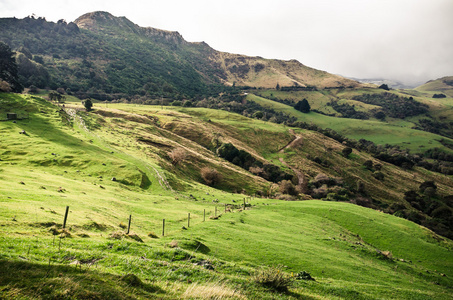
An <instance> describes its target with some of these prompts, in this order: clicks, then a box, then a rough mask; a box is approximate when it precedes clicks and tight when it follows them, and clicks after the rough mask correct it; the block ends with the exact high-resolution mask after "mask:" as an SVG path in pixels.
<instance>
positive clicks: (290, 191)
mask: <svg viewBox="0 0 453 300" xmlns="http://www.w3.org/2000/svg"><path fill="white" fill-rule="evenodd" d="M278 190H279V192H280V193H282V194H287V195H293V196H296V195H297V194H298V193H297V191H296V188H295V187H294V184H292V183H291V181H289V180H282V181H280V182H279V184H278Z"/></svg>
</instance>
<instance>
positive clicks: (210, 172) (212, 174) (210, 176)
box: [200, 167, 222, 185]
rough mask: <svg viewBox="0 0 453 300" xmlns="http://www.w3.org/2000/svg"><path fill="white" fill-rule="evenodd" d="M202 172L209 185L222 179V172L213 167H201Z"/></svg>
mask: <svg viewBox="0 0 453 300" xmlns="http://www.w3.org/2000/svg"><path fill="white" fill-rule="evenodd" d="M200 173H201V177H202V178H203V180H204V181H205V182H206V184H207V185H216V184H217V183H219V182H220V181H221V180H222V174H220V173H219V172H218V171H217V170H216V169H213V168H209V167H204V168H202V169H201V171H200Z"/></svg>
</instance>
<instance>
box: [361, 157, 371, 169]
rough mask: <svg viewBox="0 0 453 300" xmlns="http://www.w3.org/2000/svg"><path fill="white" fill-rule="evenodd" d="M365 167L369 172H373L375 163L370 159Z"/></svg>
mask: <svg viewBox="0 0 453 300" xmlns="http://www.w3.org/2000/svg"><path fill="white" fill-rule="evenodd" d="M363 166H364V167H365V168H367V169H368V170H371V169H373V161H372V160H370V159H369V160H367V161H365V162H364V163H363Z"/></svg>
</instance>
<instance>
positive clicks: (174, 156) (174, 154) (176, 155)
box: [168, 148, 187, 166]
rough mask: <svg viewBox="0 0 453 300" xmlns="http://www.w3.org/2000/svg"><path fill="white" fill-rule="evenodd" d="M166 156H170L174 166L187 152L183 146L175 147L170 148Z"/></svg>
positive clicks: (185, 156)
mask: <svg viewBox="0 0 453 300" xmlns="http://www.w3.org/2000/svg"><path fill="white" fill-rule="evenodd" d="M168 156H170V159H171V163H172V164H173V165H174V166H176V165H177V164H179V163H180V162H182V161H184V160H185V159H186V158H187V152H186V150H184V149H183V148H175V149H173V150H171V152H170V153H169V154H168Z"/></svg>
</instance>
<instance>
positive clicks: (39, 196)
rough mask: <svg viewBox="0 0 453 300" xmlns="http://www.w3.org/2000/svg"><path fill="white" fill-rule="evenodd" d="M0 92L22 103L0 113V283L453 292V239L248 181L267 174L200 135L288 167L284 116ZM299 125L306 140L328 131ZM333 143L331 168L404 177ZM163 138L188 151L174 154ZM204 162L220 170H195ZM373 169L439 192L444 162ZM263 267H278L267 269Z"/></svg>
mask: <svg viewBox="0 0 453 300" xmlns="http://www.w3.org/2000/svg"><path fill="white" fill-rule="evenodd" d="M0 99H1V100H2V104H3V105H5V106H7V107H8V109H13V110H14V111H16V112H18V113H19V115H20V114H22V115H24V116H25V117H27V118H25V119H23V120H17V122H16V123H13V122H12V121H3V122H0V298H5V299H30V298H31V299H62V298H65V299H71V298H72V299H451V298H453V289H452V286H453V279H452V278H453V254H452V251H453V242H452V241H451V240H449V239H446V238H443V237H441V236H439V235H437V234H435V233H433V232H432V231H430V230H428V229H426V228H424V227H422V226H419V225H417V224H415V223H413V222H410V221H408V220H406V219H403V218H399V217H396V216H393V215H390V214H386V213H383V212H381V211H378V210H372V209H369V208H365V207H361V206H357V205H354V204H351V203H346V202H332V201H320V200H306V201H283V200H276V199H267V198H264V196H262V198H260V197H255V196H254V194H255V193H256V192H257V191H264V193H261V194H262V195H264V194H265V193H266V191H268V190H269V191H271V190H272V186H271V185H270V184H269V182H267V181H265V180H264V179H262V178H261V177H258V176H255V175H253V174H252V173H250V172H247V171H245V170H244V169H241V168H239V167H237V166H235V165H233V164H230V163H228V162H226V161H225V160H222V159H221V158H219V157H218V156H217V155H216V154H215V153H213V152H212V151H210V150H209V149H208V147H207V146H206V145H209V144H210V143H211V142H212V139H213V137H216V138H219V137H220V138H221V139H223V140H224V141H229V142H234V144H235V145H243V147H244V149H247V150H248V151H249V152H250V153H253V154H256V155H257V156H262V159H263V160H267V161H271V162H273V163H274V164H276V165H279V166H281V167H282V168H284V169H285V168H286V169H288V167H286V166H285V165H284V164H283V163H282V161H286V162H290V163H292V164H294V165H297V163H298V162H299V163H300V161H303V162H305V160H303V159H305V158H303V159H302V157H300V158H296V156H297V155H298V154H299V152H298V151H300V150H298V149H290V148H285V147H284V146H285V145H287V144H288V143H289V142H291V140H292V137H291V135H290V134H289V133H288V132H289V131H288V128H287V127H285V126H283V125H277V124H272V123H266V122H262V121H258V120H252V119H247V118H244V117H242V116H239V115H235V114H230V113H227V112H224V111H213V110H209V109H201V108H200V109H195V108H193V109H183V108H169V107H167V108H163V107H160V106H134V105H120V104H117V105H114V104H108V107H105V106H106V105H105V104H104V105H101V104H96V105H95V107H94V108H95V112H96V113H86V112H84V111H83V110H82V109H81V106H80V105H75V104H72V105H71V104H66V107H65V111H63V110H61V109H60V107H58V106H56V105H54V104H51V103H49V102H47V101H46V100H44V99H42V98H39V97H34V96H25V95H12V94H0ZM21 132H23V133H21ZM198 132H205V133H206V135H198V134H197V133H198ZM297 133H298V134H300V135H302V136H303V137H304V139H305V140H304V142H305V144H304V145H305V147H307V145H309V146H310V148H311V149H312V150H310V149H307V150H306V151H308V152H310V151H315V152H316V151H319V150H318V148H317V147H324V146H325V145H324V142H323V143H318V142H317V140H316V139H317V138H319V137H318V136H317V135H315V134H314V133H311V132H309V131H305V130H299V131H297ZM245 136H246V137H247V140H245ZM264 137H267V138H268V140H263V139H264ZM309 138H310V140H309ZM310 143H311V144H310ZM329 143H332V145H331V147H332V149H333V150H332V154H331V155H332V156H333V157H337V160H339V161H340V164H342V170H341V171H338V172H339V174H343V172H351V173H355V174H358V175H357V176H360V177H362V178H368V177H370V179H367V180H369V191H370V193H372V194H373V196H374V197H375V198H376V199H381V198H382V201H384V200H385V199H386V198H388V197H394V198H395V199H396V198H397V197H400V198H401V195H402V193H403V192H404V189H403V188H402V187H400V188H397V187H393V186H392V185H391V184H390V183H389V182H385V183H380V182H378V181H376V180H375V179H372V178H371V176H370V175H368V173H366V172H367V171H366V170H364V169H363V168H360V166H361V164H362V161H364V160H366V159H369V157H368V156H366V155H365V154H363V153H359V152H355V153H353V156H352V158H351V159H345V158H340V155H339V154H337V152H341V150H338V149H340V148H339V146H338V145H337V144H335V143H334V142H333V141H329ZM250 145H251V146H250ZM175 148H183V149H185V151H186V152H187V153H188V156H186V158H185V160H184V161H182V162H180V163H175V162H174V161H173V163H172V160H171V157H170V154H169V153H171V150H173V149H175ZM254 149H255V150H254ZM279 149H286V150H285V151H278V150H279ZM320 149H321V148H320ZM254 151H255V152H254ZM304 151H305V150H304ZM203 166H209V167H213V168H216V169H218V171H219V172H221V173H222V175H223V179H222V181H221V182H219V183H218V184H216V185H214V187H209V186H207V185H205V184H203V183H202V182H203V180H202V178H201V175H200V169H201V168H202V167H203ZM300 168H302V166H300ZM304 168H305V169H303V170H304V171H306V172H307V174H309V175H310V174H311V173H313V174H316V172H319V170H318V169H316V168H318V167H317V166H315V165H314V164H313V165H310V164H309V163H308V162H307V163H306V165H304ZM327 171H328V170H325V172H327ZM383 172H385V175H386V176H387V178H390V179H394V180H393V181H394V182H398V183H400V184H399V185H401V186H404V188H406V187H417V186H418V184H419V182H420V181H422V180H426V179H432V180H436V183H437V184H438V186H439V190H441V191H443V192H445V193H447V194H448V193H449V194H451V189H452V185H451V179H450V178H448V177H441V176H440V175H436V174H433V173H430V172H427V171H423V170H419V169H417V170H415V171H410V172H409V171H404V170H400V169H399V168H396V167H393V166H391V165H387V164H384V169H383ZM310 176H313V175H310ZM313 177H314V176H313ZM343 177H344V178H345V180H347V179H348V178H349V177H348V175H347V174H346V173H345V174H343ZM387 185H388V186H391V188H392V190H391V191H387V192H386V193H387V194H385V193H384V191H385V189H386V186H387ZM252 195H253V196H252ZM67 206H69V214H68V218H67V223H66V228H65V229H62V224H63V219H64V215H65V209H66V207H67ZM244 208H245V209H244ZM189 214H190V215H189ZM129 216H131V219H130V220H131V223H130V232H129V234H127V231H128V225H129ZM189 218H190V219H189ZM164 220H165V221H164ZM164 222H165V227H164V228H163V223H164ZM303 272H305V273H303ZM307 273H308V274H309V275H311V277H312V278H313V279H314V280H308V278H309V276H306V274H307ZM263 274H267V275H269V277H271V278H274V279H275V281H274V282H272V281H271V283H268V284H263V282H265V280H263V278H264V277H266V276H265V275H263ZM279 280H280V281H282V282H283V283H284V282H285V280H286V283H287V284H284V286H278V285H277V284H276V282H277V281H279Z"/></svg>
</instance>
